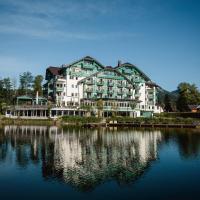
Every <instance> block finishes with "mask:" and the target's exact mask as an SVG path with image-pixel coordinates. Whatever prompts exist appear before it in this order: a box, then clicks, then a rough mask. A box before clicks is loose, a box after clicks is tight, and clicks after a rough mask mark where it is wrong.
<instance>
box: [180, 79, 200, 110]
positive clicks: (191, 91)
mask: <svg viewBox="0 0 200 200" xmlns="http://www.w3.org/2000/svg"><path fill="white" fill-rule="evenodd" d="M178 93H179V96H178V100H177V108H178V110H179V111H181V112H184V111H189V107H188V105H194V104H195V105H196V104H200V92H199V90H198V88H197V86H196V85H195V84H189V83H180V84H179V85H178Z"/></svg>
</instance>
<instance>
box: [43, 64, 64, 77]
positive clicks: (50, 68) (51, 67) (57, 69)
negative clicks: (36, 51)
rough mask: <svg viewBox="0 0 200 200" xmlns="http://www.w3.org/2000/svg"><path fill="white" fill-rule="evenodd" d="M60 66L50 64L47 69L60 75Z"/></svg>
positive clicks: (53, 73)
mask: <svg viewBox="0 0 200 200" xmlns="http://www.w3.org/2000/svg"><path fill="white" fill-rule="evenodd" d="M60 69H61V68H60V67H53V66H50V67H48V68H47V70H46V71H49V72H50V73H51V74H52V75H55V76H56V75H59V74H60Z"/></svg>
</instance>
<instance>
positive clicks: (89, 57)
mask: <svg viewBox="0 0 200 200" xmlns="http://www.w3.org/2000/svg"><path fill="white" fill-rule="evenodd" d="M82 60H89V61H95V62H96V63H97V64H98V65H99V66H100V67H102V69H104V65H103V64H101V63H100V62H99V61H97V60H96V59H95V58H92V57H91V56H85V57H83V58H81V59H79V60H76V61H74V62H72V63H70V64H63V65H62V67H64V68H68V67H71V66H72V65H74V64H76V63H78V62H80V61H82Z"/></svg>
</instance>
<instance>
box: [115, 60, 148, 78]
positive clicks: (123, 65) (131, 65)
mask: <svg viewBox="0 0 200 200" xmlns="http://www.w3.org/2000/svg"><path fill="white" fill-rule="evenodd" d="M125 66H128V67H132V68H134V69H136V70H137V71H138V72H139V73H141V74H142V76H143V77H144V78H145V80H146V81H151V79H150V78H149V77H148V76H147V75H146V74H145V73H144V72H143V71H142V70H140V69H139V68H138V67H137V66H135V65H133V64H131V63H128V62H127V63H123V64H121V65H118V66H116V67H115V69H118V68H121V67H125Z"/></svg>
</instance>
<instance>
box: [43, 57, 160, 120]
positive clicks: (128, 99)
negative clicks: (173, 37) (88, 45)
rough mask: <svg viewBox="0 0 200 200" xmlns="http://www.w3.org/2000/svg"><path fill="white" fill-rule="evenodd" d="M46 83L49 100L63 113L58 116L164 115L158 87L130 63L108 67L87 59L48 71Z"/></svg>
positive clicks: (89, 58) (92, 59)
mask: <svg viewBox="0 0 200 200" xmlns="http://www.w3.org/2000/svg"><path fill="white" fill-rule="evenodd" d="M46 81H47V82H46V84H45V85H44V88H45V94H46V97H47V98H48V99H49V100H51V101H52V102H54V103H55V105H56V107H57V108H58V109H55V111H56V110H58V111H63V112H55V113H54V114H53V115H55V116H57V115H64V114H65V115H70V112H67V111H70V110H73V111H74V110H79V111H80V110H82V111H89V112H84V114H88V113H89V115H91V114H92V115H95V116H97V115H101V116H105V117H107V116H111V115H113V113H115V114H116V115H122V116H132V117H138V116H151V115H152V114H153V113H160V112H161V111H162V109H161V107H160V106H159V105H158V104H157V87H158V86H157V85H156V84H155V83H153V82H152V81H151V80H150V78H149V77H147V76H146V75H145V74H144V73H143V72H142V71H141V70H140V69H138V68H137V67H136V66H134V65H132V64H130V63H124V64H121V63H120V62H119V63H118V65H117V66H116V67H110V66H107V67H105V66H104V65H102V64H101V63H100V62H98V61H97V60H96V59H94V58H92V57H90V56H86V57H84V58H82V59H80V60H77V61H75V62H73V63H71V64H64V65H62V66H60V67H49V68H47V70H46ZM65 111H66V112H65ZM99 111H101V112H99ZM58 113H60V114H58Z"/></svg>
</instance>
